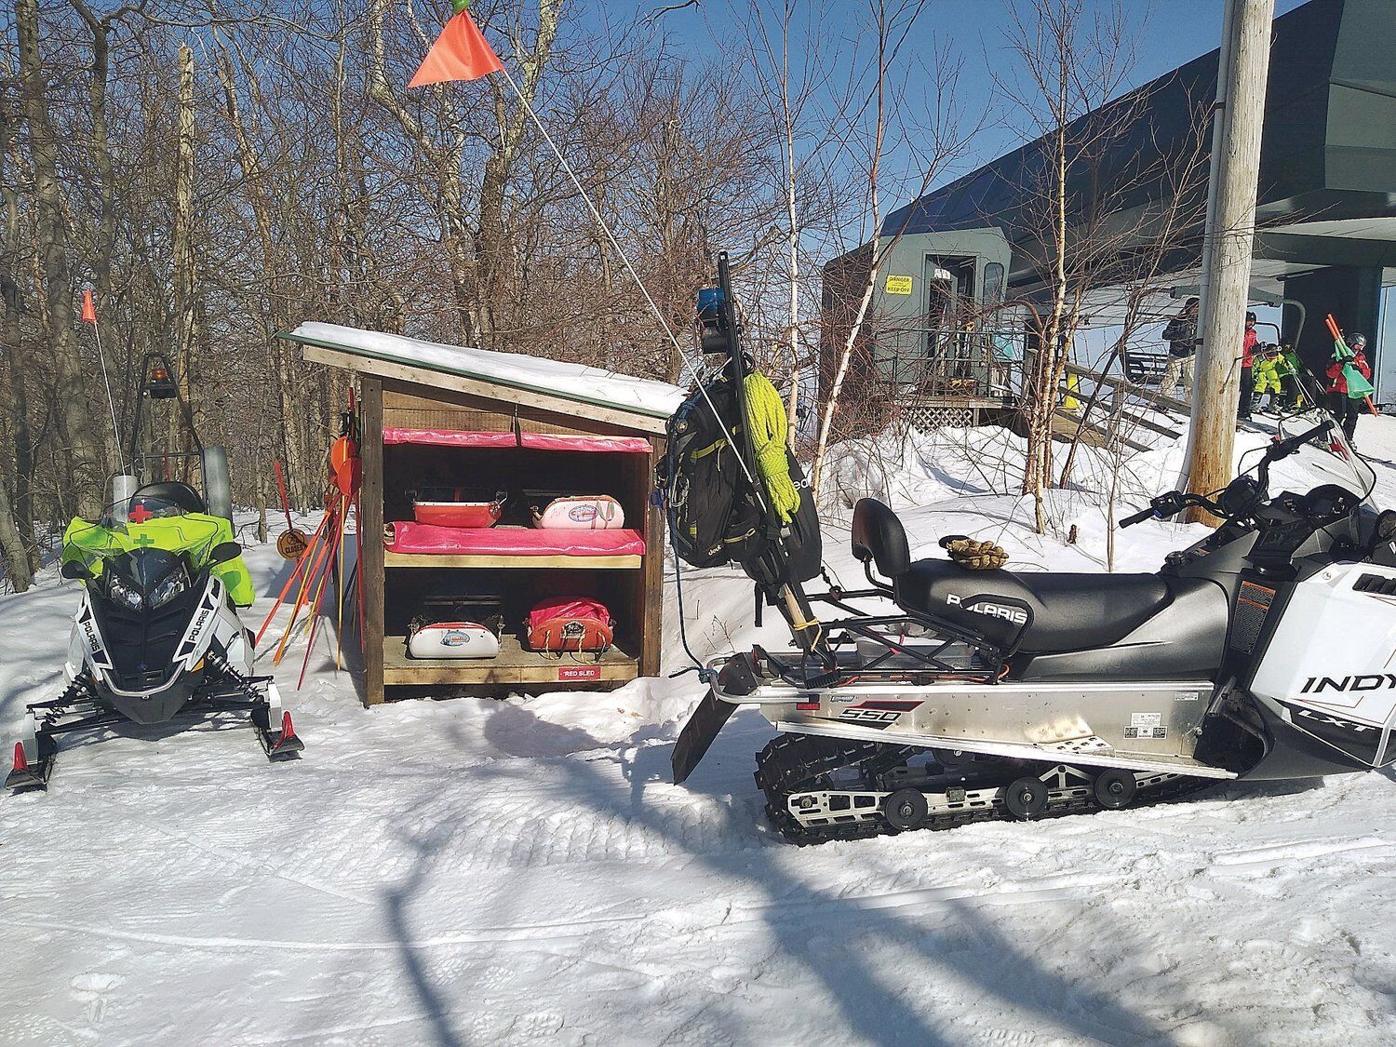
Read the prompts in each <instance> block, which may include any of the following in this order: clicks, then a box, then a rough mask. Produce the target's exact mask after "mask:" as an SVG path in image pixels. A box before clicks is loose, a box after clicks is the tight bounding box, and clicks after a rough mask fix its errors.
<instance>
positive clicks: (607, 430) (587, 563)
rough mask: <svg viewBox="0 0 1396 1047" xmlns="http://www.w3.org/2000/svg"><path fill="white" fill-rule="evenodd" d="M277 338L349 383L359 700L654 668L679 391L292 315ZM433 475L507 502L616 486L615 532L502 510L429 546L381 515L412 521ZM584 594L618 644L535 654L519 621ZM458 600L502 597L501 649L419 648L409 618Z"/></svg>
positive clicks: (605, 683) (564, 681)
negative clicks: (672, 421) (659, 475)
mask: <svg viewBox="0 0 1396 1047" xmlns="http://www.w3.org/2000/svg"><path fill="white" fill-rule="evenodd" d="M284 337H285V338H287V339H288V340H290V341H292V342H295V343H298V344H300V345H301V346H302V352H303V354H304V357H305V359H306V361H307V362H310V363H316V364H325V365H328V366H331V367H337V368H340V369H342V370H345V371H348V372H350V373H351V374H352V375H354V376H355V378H356V380H357V382H358V385H359V390H360V405H361V407H360V410H361V421H360V428H361V448H360V454H361V457H362V466H363V487H362V495H361V497H362V520H361V521H360V522H359V526H360V528H361V531H362V534H363V543H362V550H363V551H362V561H361V563H360V565H359V571H360V574H361V584H362V587H363V592H364V595H365V603H366V608H365V619H366V621H365V628H364V636H363V642H362V652H363V676H364V688H363V699H364V702H365V704H369V705H372V704H376V703H379V702H382V701H383V700H384V699H385V696H386V697H398V696H401V697H410V696H412V694H413V690H415V692H416V693H417V694H421V693H423V692H424V691H425V690H427V689H437V688H450V689H452V690H453V691H456V692H459V693H467V694H468V693H480V694H498V693H500V692H502V691H507V690H514V691H519V690H522V691H525V692H527V691H535V692H536V691H552V690H560V689H571V688H578V689H594V690H604V689H610V688H613V687H616V686H620V685H621V684H624V683H626V682H628V681H630V680H633V679H636V678H638V677H641V676H655V675H658V673H659V668H660V633H661V628H662V613H661V612H662V603H663V591H662V585H663V563H664V548H663V546H664V522H663V521H664V517H663V512H662V510H661V509H660V508H658V507H656V506H654V505H653V504H652V499H651V497H650V494H651V492H652V491H653V489H654V480H653V477H654V470H655V467H656V465H657V464H658V462H659V458H660V456H661V455H662V454H663V450H664V431H665V423H666V421H667V420H668V417H669V415H670V414H671V413H672V412H673V410H674V408H675V407H676V406H677V405H678V403H679V402H680V401H681V400H682V398H683V391H682V390H680V389H678V388H677V387H676V386H672V385H668V384H666V383H661V382H654V381H649V380H644V379H638V378H633V377H630V376H626V375H619V374H614V373H610V372H604V371H601V370H598V369H596V368H588V367H581V366H579V365H574V364H568V363H562V362H559V361H553V360H545V359H539V358H533V357H523V356H517V355H514V354H510V353H499V352H491V351H488V350H480V349H467V348H462V347H456V346H444V345H438V344H435V343H429V342H422V341H418V340H416V339H411V338H404V337H400V336H397V335H390V334H382V333H378V332H373V331H360V330H356V329H353V328H347V327H339V326H336V325H333V324H321V323H306V324H302V325H301V326H300V327H298V328H297V329H296V330H295V331H293V332H290V333H289V334H287V335H285V336H284ZM443 478H444V479H446V480H447V481H448V483H449V482H451V481H454V484H453V485H454V486H457V487H461V488H467V489H476V490H487V491H500V492H508V493H509V495H510V500H511V501H514V500H517V499H524V500H526V499H528V498H529V497H532V496H538V497H545V496H546V495H548V494H566V493H573V494H589V495H600V494H606V495H610V496H612V497H614V498H615V499H617V500H618V501H619V502H620V504H621V506H622V507H623V509H624V514H625V521H624V527H623V528H622V529H618V530H595V531H591V530H578V531H568V530H563V531H556V530H555V531H545V530H542V529H538V528H532V527H529V526H527V524H526V522H524V523H521V522H520V521H519V520H518V519H517V518H515V519H514V521H513V525H512V526H510V525H508V524H509V522H510V521H509V520H507V519H506V520H505V521H502V522H501V525H500V526H496V527H490V528H479V529H475V530H472V531H470V532H467V533H465V534H461V535H458V536H456V535H452V536H448V540H447V541H446V542H445V543H444V544H441V545H440V546H439V547H437V546H436V545H432V546H431V547H419V546H414V545H412V544H411V543H404V540H403V539H402V537H401V530H400V528H399V530H396V531H395V530H393V529H392V526H391V525H393V524H394V523H400V522H401V521H411V520H412V516H413V508H412V492H413V491H415V490H417V489H418V488H420V487H421V486H422V485H425V484H432V485H439V484H440V483H441V482H442V480H443ZM524 519H525V520H526V517H525V518H524ZM385 525H387V527H385ZM452 530H454V529H452ZM416 533H419V532H414V536H415V534H416ZM457 538H459V539H460V540H459V541H457ZM581 595H586V596H591V597H594V598H596V599H599V600H601V601H602V602H603V603H604V604H605V605H606V607H607V608H608V609H609V610H610V612H611V614H612V616H613V618H614V620H615V623H616V624H615V644H614V646H613V647H611V649H610V650H608V651H606V652H605V653H604V654H602V655H601V656H599V657H597V656H594V655H591V654H576V655H562V656H559V655H556V654H547V653H542V652H538V651H534V650H530V649H529V647H528V644H527V643H526V641H525V640H524V633H525V630H524V628H523V626H522V624H521V623H522V621H523V619H524V617H525V616H526V615H527V612H528V610H529V608H530V607H531V606H532V604H533V603H534V602H536V601H537V600H541V599H543V598H545V597H550V596H553V597H556V596H581ZM455 598H462V599H483V600H492V599H495V598H498V600H499V605H500V610H501V612H502V614H503V617H504V621H505V626H504V631H503V633H502V635H501V637H500V653H499V656H498V657H497V658H493V659H430V660H424V659H417V658H413V657H411V656H410V655H409V654H408V651H407V643H406V638H407V632H408V628H409V625H410V623H411V621H412V620H413V618H414V617H416V616H417V615H418V614H420V613H421V612H422V610H423V609H424V608H425V607H428V606H430V605H431V604H432V603H433V601H436V602H440V601H446V602H448V603H449V602H450V601H451V600H452V599H455Z"/></svg>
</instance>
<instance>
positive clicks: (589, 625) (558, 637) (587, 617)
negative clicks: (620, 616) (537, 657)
mask: <svg viewBox="0 0 1396 1047" xmlns="http://www.w3.org/2000/svg"><path fill="white" fill-rule="evenodd" d="M614 627H615V621H614V620H613V619H612V618H611V612H610V611H609V610H607V609H606V605H605V604H603V603H602V602H601V601H600V600H593V599H592V598H591V597H589V596H550V597H548V599H546V600H543V601H541V602H540V603H538V604H535V605H534V608H533V610H531V611H529V612H528V646H529V647H531V648H532V649H533V650H535V651H550V652H552V653H555V654H561V653H562V652H564V651H596V652H598V653H599V652H601V651H605V650H608V649H609V648H610V646H611V644H612V642H613V640H614V632H613V630H614Z"/></svg>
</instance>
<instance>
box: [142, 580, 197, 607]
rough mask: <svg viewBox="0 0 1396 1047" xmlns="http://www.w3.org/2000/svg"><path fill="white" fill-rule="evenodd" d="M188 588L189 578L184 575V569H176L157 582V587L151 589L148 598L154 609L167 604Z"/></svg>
mask: <svg viewBox="0 0 1396 1047" xmlns="http://www.w3.org/2000/svg"><path fill="white" fill-rule="evenodd" d="M188 588H189V579H187V578H186V577H185V576H184V572H183V571H176V572H175V573H174V574H171V575H168V576H166V577H165V578H162V579H161V580H160V581H159V582H157V583H156V584H155V588H154V589H152V590H150V595H149V596H148V597H147V598H146V600H147V603H148V604H149V606H150V609H151V610H152V611H153V610H154V609H155V608H157V607H163V606H165V604H167V603H169V602H170V601H171V600H173V599H174V598H175V597H176V596H178V595H179V594H180V593H182V592H184V590H186V589H188Z"/></svg>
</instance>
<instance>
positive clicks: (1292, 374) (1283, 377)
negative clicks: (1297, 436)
mask: <svg viewBox="0 0 1396 1047" xmlns="http://www.w3.org/2000/svg"><path fill="white" fill-rule="evenodd" d="M1301 367H1302V365H1301V364H1300V362H1299V354H1298V353H1296V352H1295V351H1294V346H1292V345H1289V344H1287V343H1286V344H1284V345H1281V346H1280V362H1279V367H1278V368H1277V370H1278V371H1279V375H1280V382H1281V383H1282V384H1283V386H1284V401H1285V403H1286V404H1288V406H1289V408H1290V410H1293V411H1297V410H1299V409H1300V408H1301V407H1303V406H1304V386H1303V384H1302V383H1301V382H1300V381H1299V376H1300V374H1302V373H1303V372H1302V371H1301V370H1300V368H1301Z"/></svg>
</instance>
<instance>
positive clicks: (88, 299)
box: [82, 287, 97, 327]
mask: <svg viewBox="0 0 1396 1047" xmlns="http://www.w3.org/2000/svg"><path fill="white" fill-rule="evenodd" d="M82 322H83V323H85V324H91V325H92V326H94V327H96V326H97V305H96V303H95V302H93V301H92V288H90V287H84V288H83V289H82Z"/></svg>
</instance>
